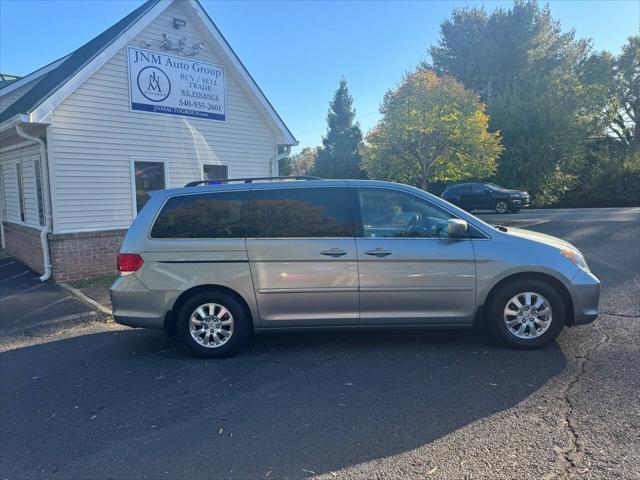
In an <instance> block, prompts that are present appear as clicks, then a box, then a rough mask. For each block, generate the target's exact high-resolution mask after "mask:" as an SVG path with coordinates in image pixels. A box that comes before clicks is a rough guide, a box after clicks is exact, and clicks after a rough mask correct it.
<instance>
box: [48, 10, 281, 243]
mask: <svg viewBox="0 0 640 480" xmlns="http://www.w3.org/2000/svg"><path fill="white" fill-rule="evenodd" d="M174 17H180V18H185V19H186V20H187V26H186V27H185V28H182V29H180V31H179V32H178V31H176V30H175V29H174V28H173V25H172V22H173V18H174ZM165 32H166V33H168V34H169V35H170V36H171V37H172V38H173V37H177V36H185V37H187V44H188V45H191V44H192V43H195V42H200V41H204V42H205V47H204V49H203V51H202V52H201V53H200V54H199V55H198V58H199V59H200V60H203V61H206V62H211V63H217V64H222V65H224V66H225V73H226V117H227V120H226V121H225V122H219V121H215V120H202V119H194V118H182V117H178V116H174V115H163V114H156V113H144V112H131V111H130V109H129V87H128V77H127V54H126V48H123V49H121V50H120V51H119V52H118V53H117V54H116V55H115V56H114V57H113V58H111V59H110V60H109V61H108V62H107V63H106V64H105V65H103V66H102V67H101V68H100V69H99V70H98V71H97V72H96V73H95V74H94V75H92V76H91V77H90V78H89V79H88V80H87V81H86V82H85V83H84V84H83V85H81V86H80V87H79V88H78V89H77V90H76V91H75V92H74V93H72V94H71V95H70V96H69V97H68V98H67V99H66V100H65V101H64V102H63V103H62V104H61V105H60V106H59V107H58V108H57V109H55V110H54V112H53V124H52V126H51V127H50V128H49V137H48V140H49V146H50V155H51V158H52V160H53V163H54V167H53V170H54V171H53V172H52V182H53V184H54V195H53V208H54V212H55V215H54V231H55V232H56V233H62V232H73V231H88V230H109V229H118V228H127V227H128V226H129V225H130V224H131V221H132V219H133V211H134V208H133V205H134V198H132V189H131V159H132V158H135V159H144V160H149V161H153V160H154V159H158V160H166V161H167V162H168V165H167V166H168V168H167V170H168V176H169V179H168V185H167V186H168V187H177V186H183V185H184V184H185V183H187V182H189V181H192V180H199V179H200V178H201V171H202V164H204V163H217V164H225V165H228V166H229V175H230V176H236V177H239V176H252V175H253V176H255V175H260V176H264V175H269V173H270V161H271V159H272V158H273V156H274V155H275V149H276V132H275V131H274V130H272V129H271V127H270V124H269V123H268V122H267V120H266V119H265V117H264V116H263V113H262V110H261V108H259V107H258V106H257V104H254V103H253V101H252V100H250V99H249V98H250V97H249V93H248V88H247V87H245V86H244V85H243V84H242V83H241V79H240V78H239V77H238V76H236V75H234V74H233V72H232V71H231V70H232V67H231V66H230V65H226V64H225V62H224V61H223V54H222V53H221V51H220V50H219V47H218V46H217V45H214V40H213V38H211V37H210V35H209V33H208V32H207V30H206V29H205V27H204V26H203V25H202V24H201V23H200V20H199V19H197V18H195V17H194V16H192V15H191V14H189V13H187V11H186V9H184V8H183V6H182V5H181V4H180V3H175V4H173V5H171V6H170V7H169V8H168V9H167V10H166V11H165V12H163V13H162V14H161V15H160V16H159V17H158V18H157V19H156V20H154V21H153V22H152V23H151V24H150V25H149V26H148V27H147V28H146V29H145V30H144V31H143V32H142V33H141V34H140V35H139V36H138V37H137V38H135V39H134V40H133V41H131V42H130V45H134V46H138V47H140V46H142V42H143V40H146V41H148V42H150V43H151V45H152V47H150V49H151V50H159V46H160V44H161V42H162V34H163V33H165ZM245 88H247V90H245Z"/></svg>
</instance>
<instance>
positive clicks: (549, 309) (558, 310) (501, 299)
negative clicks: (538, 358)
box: [489, 280, 565, 349]
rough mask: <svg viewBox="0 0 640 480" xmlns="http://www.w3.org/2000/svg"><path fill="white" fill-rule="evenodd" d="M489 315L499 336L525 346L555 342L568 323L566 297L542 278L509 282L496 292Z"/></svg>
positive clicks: (501, 338)
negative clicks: (564, 298) (566, 322)
mask: <svg viewBox="0 0 640 480" xmlns="http://www.w3.org/2000/svg"><path fill="white" fill-rule="evenodd" d="M489 315H490V317H489V326H490V328H491V331H492V333H493V335H494V336H495V337H497V338H498V339H499V340H501V341H502V342H504V343H507V344H509V345H511V346H514V347H517V348H525V349H528V348H538V347H542V346H544V345H546V344H548V343H550V342H552V341H553V340H554V339H555V338H556V337H557V336H558V335H559V334H560V331H561V330H562V327H563V326H564V323H565V307H564V302H563V300H562V297H561V296H560V294H559V293H558V292H557V291H556V290H555V289H554V288H553V287H551V286H550V285H548V284H546V283H544V282H542V281H539V280H521V281H517V282H514V283H513V284H510V285H505V286H504V287H503V288H502V289H501V290H500V291H499V292H498V293H497V294H496V295H495V296H494V298H493V300H492V302H491V306H490V309H489Z"/></svg>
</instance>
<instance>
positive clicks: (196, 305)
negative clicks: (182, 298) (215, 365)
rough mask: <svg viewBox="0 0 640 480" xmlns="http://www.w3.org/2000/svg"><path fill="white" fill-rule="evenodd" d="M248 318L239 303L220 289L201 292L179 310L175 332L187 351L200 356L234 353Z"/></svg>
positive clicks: (215, 356) (243, 334) (238, 346)
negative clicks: (218, 290)
mask: <svg viewBox="0 0 640 480" xmlns="http://www.w3.org/2000/svg"><path fill="white" fill-rule="evenodd" d="M249 330H250V328H249V319H248V318H247V315H246V314H245V312H244V309H243V308H242V307H241V306H240V304H239V303H238V302H237V301H236V299H235V298H233V297H232V296H230V295H227V294H225V293H222V292H215V291H211V292H200V293H197V294H195V295H194V296H192V297H191V298H189V299H188V300H187V301H186V302H185V303H184V304H183V305H182V307H181V308H180V311H179V313H178V332H179V334H180V337H181V338H182V341H183V342H184V343H185V344H186V345H187V347H188V348H189V350H191V351H192V352H193V353H195V354H196V355H198V356H200V357H207V358H222V357H228V356H231V355H234V354H235V353H236V352H237V351H238V349H239V348H240V346H241V345H242V344H243V343H244V341H245V340H246V338H247V336H248V334H249Z"/></svg>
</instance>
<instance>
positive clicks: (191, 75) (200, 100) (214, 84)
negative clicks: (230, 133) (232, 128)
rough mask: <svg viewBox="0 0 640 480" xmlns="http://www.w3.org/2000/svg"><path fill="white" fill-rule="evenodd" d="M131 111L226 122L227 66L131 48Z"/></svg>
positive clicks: (129, 54) (129, 58)
mask: <svg viewBox="0 0 640 480" xmlns="http://www.w3.org/2000/svg"><path fill="white" fill-rule="evenodd" d="M127 53H128V55H127V56H128V63H129V95H130V99H131V110H139V111H143V112H156V113H168V114H171V115H181V116H185V117H196V118H206V119H211V120H222V121H224V120H225V88H224V67H221V66H220V65H214V64H212V63H205V62H201V61H200V60H193V59H190V58H185V57H175V56H173V55H166V54H165V53H160V52H151V51H149V50H142V49H140V48H135V47H129V48H128V51H127Z"/></svg>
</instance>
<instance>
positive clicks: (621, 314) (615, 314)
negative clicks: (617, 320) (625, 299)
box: [601, 312, 640, 318]
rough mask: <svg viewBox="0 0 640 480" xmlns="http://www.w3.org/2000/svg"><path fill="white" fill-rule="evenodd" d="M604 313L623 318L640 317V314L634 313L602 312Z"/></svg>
mask: <svg viewBox="0 0 640 480" xmlns="http://www.w3.org/2000/svg"><path fill="white" fill-rule="evenodd" d="M601 314H602V315H609V316H610V317H623V318H640V315H637V314H636V315H634V314H632V313H612V312H601Z"/></svg>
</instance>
